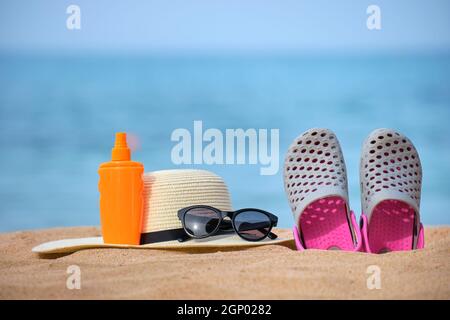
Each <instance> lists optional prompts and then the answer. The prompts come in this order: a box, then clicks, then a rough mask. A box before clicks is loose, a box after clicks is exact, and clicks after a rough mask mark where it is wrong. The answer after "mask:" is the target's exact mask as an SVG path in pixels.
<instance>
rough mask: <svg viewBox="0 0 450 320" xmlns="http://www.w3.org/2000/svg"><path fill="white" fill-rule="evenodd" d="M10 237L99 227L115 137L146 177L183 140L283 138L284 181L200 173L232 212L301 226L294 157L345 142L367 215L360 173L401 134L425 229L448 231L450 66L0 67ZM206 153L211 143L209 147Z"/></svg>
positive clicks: (219, 60)
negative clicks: (293, 193) (288, 190)
mask: <svg viewBox="0 0 450 320" xmlns="http://www.w3.org/2000/svg"><path fill="white" fill-rule="evenodd" d="M0 69H1V70H2V72H1V73H0V88H1V89H0V105H1V108H0V146H1V150H2V151H1V157H0V176H1V179H0V203H1V204H0V206H1V210H0V229H1V230H2V231H8V230H18V229H29V228H43V227H51V226H69V225H80V224H81V225H93V224H99V214H98V191H97V181H98V175H97V168H98V165H99V164H100V163H101V162H104V161H108V160H109V158H110V149H111V147H112V144H113V142H114V132H116V131H127V132H130V133H132V134H134V135H135V136H136V137H137V138H138V139H139V147H138V149H137V150H136V152H135V153H134V154H133V157H134V159H135V160H138V161H141V162H143V163H144V165H145V169H146V171H152V170H159V169H167V168H174V167H178V166H175V165H173V164H172V162H171V157H170V155H171V149H172V147H173V146H174V145H175V142H172V141H171V140H170V136H171V133H172V131H173V130H174V129H177V128H187V129H188V130H190V131H191V132H193V121H194V120H202V121H203V126H204V130H206V129H207V128H218V129H221V130H223V132H224V130H225V129H227V128H243V129H248V128H256V129H258V128H268V129H271V128H279V129H280V155H279V159H280V170H279V172H278V174H277V175H275V176H261V175H260V173H259V168H260V166H259V165H234V166H233V165H223V166H218V165H215V166H208V165H203V166H197V165H196V166H192V167H196V168H204V169H208V170H212V171H214V172H216V173H218V174H219V175H221V176H222V177H223V178H224V179H225V181H226V182H227V184H228V186H229V189H230V192H231V196H232V201H233V205H234V207H235V208H241V207H247V206H250V207H258V208H263V209H266V210H269V211H271V212H274V213H276V214H277V215H278V216H279V218H280V226H282V227H289V226H290V225H291V223H292V215H291V212H290V209H289V206H288V203H287V200H286V196H285V194H284V189H283V181H282V164H283V159H284V152H285V150H286V149H287V147H288V145H289V144H290V143H291V141H292V140H293V139H294V138H295V137H296V136H297V135H299V134H300V133H301V132H303V131H305V130H307V129H308V128H310V127H327V128H331V129H332V130H333V131H335V132H336V134H337V137H338V138H339V140H340V142H341V145H342V148H343V151H344V155H345V160H346V164H347V169H348V174H349V177H348V178H349V183H350V185H349V188H350V193H351V206H352V208H353V209H354V210H356V211H357V212H360V211H359V208H360V204H359V182H358V179H359V178H358V161H359V154H360V150H361V144H362V141H363V140H364V138H365V137H366V136H367V135H368V134H369V132H370V131H371V130H372V129H375V128H378V127H390V128H395V129H398V130H400V131H401V132H403V133H404V134H406V135H407V136H408V137H410V138H411V139H412V141H413V142H414V143H415V145H416V147H417V149H418V150H419V152H420V157H421V160H422V164H423V171H424V178H423V183H424V184H423V191H422V207H421V208H422V218H423V221H424V222H425V223H426V224H450V215H449V214H448V212H447V210H446V209H447V208H449V207H450V198H449V195H450V187H449V181H450V167H449V163H450V148H449V145H450V126H449V120H450V90H449V84H450V55H448V54H440V55H417V56H335V55H334V56H320V57H317V56H313V57H311V56H279V57H276V56H275V57H272V56H263V57H253V56H249V57H169V58H167V57H157V56H132V57H130V56H115V57H110V56H108V57H102V56H98V57H92V56H89V57H82V56H81V57H80V56H75V57H47V56H32V57H30V56H5V55H2V56H1V57H0ZM205 145H206V144H205Z"/></svg>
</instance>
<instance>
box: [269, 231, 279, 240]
mask: <svg viewBox="0 0 450 320" xmlns="http://www.w3.org/2000/svg"><path fill="white" fill-rule="evenodd" d="M267 237H269V239H271V240H275V239H276V238H278V236H277V235H276V234H275V233H273V232H269V234H268V235H267Z"/></svg>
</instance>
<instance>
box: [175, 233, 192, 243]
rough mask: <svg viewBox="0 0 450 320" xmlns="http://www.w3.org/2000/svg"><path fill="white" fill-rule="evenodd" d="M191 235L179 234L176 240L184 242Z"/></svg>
mask: <svg viewBox="0 0 450 320" xmlns="http://www.w3.org/2000/svg"><path fill="white" fill-rule="evenodd" d="M190 238H191V237H190V236H189V235H187V234H185V235H182V236H180V237H179V238H178V239H177V240H178V242H185V241H187V240H189V239H190Z"/></svg>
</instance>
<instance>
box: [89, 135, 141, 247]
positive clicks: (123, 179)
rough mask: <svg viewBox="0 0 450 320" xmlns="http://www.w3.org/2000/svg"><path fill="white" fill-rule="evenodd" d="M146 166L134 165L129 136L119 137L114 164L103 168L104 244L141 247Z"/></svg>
mask: <svg viewBox="0 0 450 320" xmlns="http://www.w3.org/2000/svg"><path fill="white" fill-rule="evenodd" d="M143 173H144V166H143V165H142V163H139V162H135V161H131V155H130V149H129V148H128V145H127V134H126V133H123V132H119V133H116V142H115V145H114V148H113V149H112V161H110V162H105V163H102V164H101V165H100V168H99V169H98V174H99V175H100V181H99V183H98V189H99V191H100V220H101V225H102V235H103V241H104V242H105V243H116V244H135V245H138V244H140V237H141V225H142V215H143V209H144V199H143V180H142V175H143Z"/></svg>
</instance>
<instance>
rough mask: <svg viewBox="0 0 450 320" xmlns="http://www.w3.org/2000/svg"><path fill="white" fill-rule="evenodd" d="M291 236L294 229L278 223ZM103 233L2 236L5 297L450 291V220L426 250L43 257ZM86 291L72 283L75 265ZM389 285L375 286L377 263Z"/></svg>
mask: <svg viewBox="0 0 450 320" xmlns="http://www.w3.org/2000/svg"><path fill="white" fill-rule="evenodd" d="M277 232H279V233H280V234H285V235H287V234H289V233H290V231H289V230H286V229H282V230H277ZM97 235H100V231H99V229H98V228H95V227H76V228H57V229H47V230H39V231H23V232H14V233H4V234H0V298H1V299H316V298H318V299H380V298H383V299H450V228H449V227H432V228H426V231H425V241H426V248H425V249H424V250H419V251H414V252H399V253H388V254H383V255H369V254H365V253H349V252H338V251H327V252H324V251H316V250H309V251H306V252H297V251H294V250H293V244H290V247H286V246H279V245H271V246H264V247H255V248H250V249H245V250H240V251H226V250H225V251H224V250H221V251H198V250H197V251H190V252H179V251H168V250H165V251H162V250H139V249H134V250H133V249H94V250H92V249H91V250H83V251H78V252H75V253H73V254H69V255H65V256H58V257H55V256H53V257H51V258H46V259H42V258H39V257H38V256H37V255H36V254H34V253H32V252H31V248H33V247H34V246H36V245H38V244H40V243H42V242H46V241H51V240H57V239H63V238H73V237H87V236H97ZM71 265H77V266H79V267H80V270H81V289H80V290H69V289H67V287H66V281H67V278H68V276H69V275H68V274H67V273H66V272H67V268H68V267H69V266H71ZM370 265H377V266H379V267H380V270H381V289H372V290H369V289H368V288H367V278H368V277H369V276H370V275H369V274H368V273H367V268H368V267H369V266H370Z"/></svg>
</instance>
